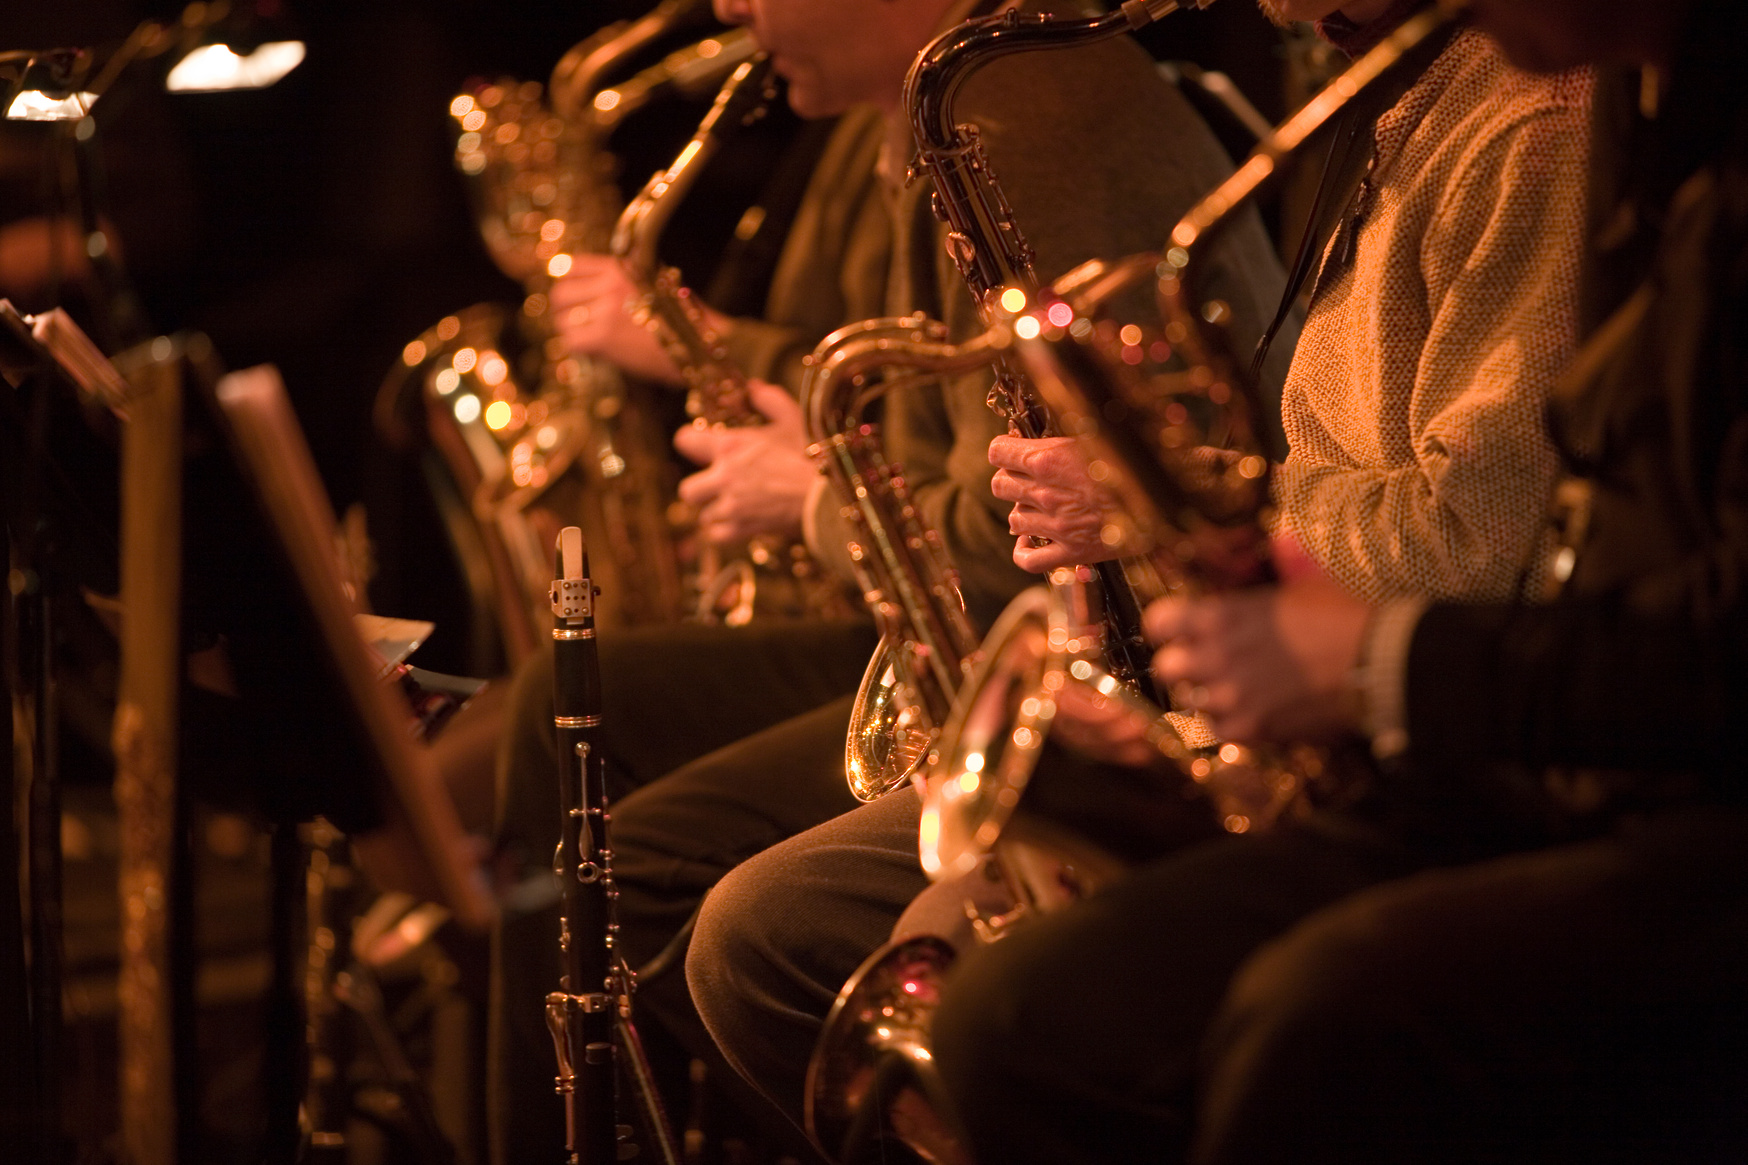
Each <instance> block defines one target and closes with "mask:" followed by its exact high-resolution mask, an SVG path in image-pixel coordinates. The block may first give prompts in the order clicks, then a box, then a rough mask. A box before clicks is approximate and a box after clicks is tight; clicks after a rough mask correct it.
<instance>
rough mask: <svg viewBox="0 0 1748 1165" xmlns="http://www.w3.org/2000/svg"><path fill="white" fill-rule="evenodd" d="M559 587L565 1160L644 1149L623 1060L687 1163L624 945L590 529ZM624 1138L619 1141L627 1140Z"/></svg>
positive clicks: (647, 1114)
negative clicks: (626, 1100)
mask: <svg viewBox="0 0 1748 1165" xmlns="http://www.w3.org/2000/svg"><path fill="white" fill-rule="evenodd" d="M558 555H559V569H558V571H557V574H558V577H557V578H556V579H554V580H553V584H552V593H551V598H552V618H553V630H552V640H553V644H552V672H553V693H552V695H553V704H552V707H553V726H554V728H555V730H556V732H557V734H558V757H559V764H558V781H559V786H558V787H559V808H560V811H561V812H562V813H563V815H564V816H563V830H562V832H561V834H560V838H559V845H558V852H557V854H556V855H554V859H553V871H554V873H556V874H557V875H558V877H559V893H560V903H561V906H562V917H561V919H560V922H559V949H560V952H561V954H562V957H563V960H564V969H565V970H564V979H563V981H562V982H561V983H560V990H558V991H554V992H553V993H552V994H550V995H548V996H547V997H546V1024H547V1027H548V1028H549V1029H550V1030H551V1032H552V1042H553V1048H554V1051H555V1052H556V1053H557V1055H558V1094H559V1095H560V1096H561V1097H563V1098H564V1106H565V1149H566V1152H567V1156H566V1162H567V1165H610V1163H612V1162H617V1161H619V1160H622V1159H629V1158H631V1157H633V1156H636V1155H637V1153H638V1147H637V1145H635V1144H634V1143H631V1140H630V1138H631V1135H632V1129H631V1127H630V1126H629V1125H621V1124H620V1121H619V1116H620V1115H621V1113H620V1094H619V1089H618V1083H619V1074H618V1069H619V1067H621V1065H622V1066H623V1067H624V1069H625V1075H626V1084H627V1087H628V1090H629V1092H630V1095H631V1100H632V1101H633V1102H634V1103H635V1104H636V1115H637V1117H638V1119H639V1123H641V1124H642V1126H643V1134H644V1137H645V1138H646V1139H647V1140H648V1142H649V1144H650V1148H651V1149H652V1150H653V1151H654V1154H655V1158H656V1160H657V1161H658V1162H659V1163H660V1165H680V1154H679V1148H678V1145H677V1143H676V1141H675V1139H674V1135H673V1133H672V1131H671V1126H669V1124H668V1119H667V1113H666V1111H665V1110H664V1108H663V1107H662V1101H661V1096H660V1094H658V1093H657V1092H656V1088H655V1080H654V1077H653V1076H652V1074H651V1072H650V1068H649V1062H648V1060H647V1059H646V1058H645V1057H644V1054H643V1044H642V1042H641V1041H640V1040H639V1039H638V1037H637V1029H636V1027H634V1026H633V1025H632V1022H631V995H632V991H633V989H634V986H635V977H634V976H633V974H632V972H631V969H630V968H629V967H627V966H626V965H625V957H624V954H623V952H621V951H620V949H619V944H618V930H619V927H618V924H617V922H615V921H614V907H615V902H616V900H617V899H618V897H619V893H618V891H617V890H616V889H615V888H614V886H613V850H612V848H611V846H610V845H609V844H608V839H607V824H608V821H609V816H608V813H607V783H606V768H605V765H604V763H603V758H602V756H601V750H600V739H599V738H600V731H601V669H600V661H599V656H598V653H597V651H596V645H595V613H594V612H595V595H596V590H595V586H594V583H593V582H592V581H591V579H590V577H589V556H588V551H587V548H586V547H585V546H584V544H583V532H582V530H581V529H580V528H578V527H576V526H566V527H565V528H564V530H563V531H562V532H560V534H559V538H558ZM622 1140H623V1141H625V1142H626V1143H624V1144H621V1143H620V1142H621V1141H622Z"/></svg>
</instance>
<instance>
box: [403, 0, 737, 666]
mask: <svg viewBox="0 0 1748 1165" xmlns="http://www.w3.org/2000/svg"><path fill="white" fill-rule="evenodd" d="M707 9H708V4H706V3H703V2H702V0H669V2H668V3H664V4H662V5H660V6H659V7H657V8H656V9H655V10H654V11H652V12H651V13H650V14H648V15H647V16H645V17H644V18H642V19H640V20H638V21H635V22H632V23H629V24H626V23H621V24H617V25H613V26H610V27H609V28H606V29H603V30H602V31H601V32H599V33H597V34H596V35H595V36H593V37H591V38H589V39H588V40H586V41H584V42H583V43H582V44H580V45H578V46H576V47H575V48H573V49H572V50H571V51H570V52H569V53H567V54H566V56H565V58H564V59H563V60H562V61H561V62H560V63H559V66H558V67H557V69H556V70H555V71H554V75H553V78H552V84H551V86H550V90H549V92H550V95H551V104H550V105H548V104H547V103H546V102H545V101H543V100H541V92H540V89H541V87H540V86H539V85H538V84H536V83H533V82H528V83H521V84H518V83H517V82H514V81H499V82H495V83H492V84H489V85H484V86H480V87H478V88H477V89H475V90H474V91H473V92H470V93H465V94H462V95H460V96H458V97H456V98H455V99H454V101H453V102H451V105H450V113H451V115H452V116H453V117H454V118H455V120H456V121H457V123H458V129H459V130H460V131H461V132H460V136H459V138H458V141H457V147H456V164H457V166H458V168H459V169H460V170H461V171H462V172H463V173H464V174H465V175H467V176H468V177H469V179H470V185H471V187H472V189H473V191H474V193H475V195H476V204H477V206H478V208H479V222H480V230H481V235H482V237H483V238H484V239H485V241H486V244H487V247H488V250H489V251H490V253H491V254H492V256H493V258H494V261H496V262H497V263H498V265H499V266H500V267H501V268H502V269H503V270H504V271H505V272H506V273H507V274H510V275H511V276H512V277H513V278H516V279H517V280H518V281H520V282H522V284H523V286H524V287H525V289H526V290H527V292H528V294H527V296H526V298H525V299H524V301H523V303H522V305H521V307H520V310H516V309H509V308H505V307H500V306H498V305H478V306H475V307H471V308H466V309H463V310H462V311H459V312H457V313H455V314H454V315H451V316H448V317H446V318H444V319H443V320H441V321H439V322H438V323H437V324H436V325H435V326H434V327H432V328H430V329H428V330H427V331H426V332H425V333H424V334H422V335H420V336H419V337H418V338H417V339H415V340H414V341H413V342H412V343H410V344H408V345H407V346H406V349H405V350H404V352H403V353H402V359H401V361H400V362H399V363H398V364H397V366H396V368H395V369H394V370H393V371H392V372H391V373H390V375H389V377H388V378H387V380H386V382H385V384H384V386H383V389H382V392H381V394H380V395H379V397H378V403H377V423H378V426H379V428H381V429H382V430H383V431H384V432H385V434H387V435H388V436H389V438H390V440H391V442H393V443H396V444H401V445H405V444H408V443H410V441H411V428H412V426H411V425H409V424H408V421H407V419H406V414H407V413H408V412H409V411H410V408H411V405H412V402H413V401H415V400H421V399H422V402H423V408H424V412H425V416H426V426H425V427H426V428H427V429H428V431H429V434H430V439H431V442H432V444H433V445H434V446H435V449H436V451H437V453H438V454H440V461H438V460H437V459H430V460H429V461H428V463H427V467H426V469H427V474H426V475H427V478H428V480H429V481H430V483H431V486H432V489H433V493H434V495H435V498H436V501H437V503H438V508H439V510H440V512H441V513H442V515H443V518H444V522H445V525H446V527H447V528H448V530H449V533H450V536H451V541H452V543H453V544H454V546H455V548H456V550H457V552H458V557H459V559H460V561H461V564H462V566H463V568H464V570H465V572H466V574H467V583H468V590H469V592H470V593H471V594H472V595H473V596H474V598H475V605H476V610H475V617H474V620H473V622H474V625H475V626H476V627H481V628H489V627H496V628H497V629H498V634H499V640H500V643H501V646H502V648H503V650H504V652H505V654H506V655H507V656H508V657H509V662H511V663H515V662H516V661H518V660H520V659H521V658H523V657H524V656H525V655H527V654H528V653H529V652H530V651H532V650H533V649H534V647H535V646H536V645H537V644H538V642H539V641H540V639H541V637H542V629H543V628H544V627H545V625H546V623H547V621H548V620H549V618H550V615H549V614H548V612H547V609H546V602H545V598H544V589H545V587H546V586H547V581H548V580H546V579H545V578H544V576H545V574H546V573H547V569H548V568H547V566H546V563H545V558H546V547H547V545H548V544H549V543H550V542H551V539H552V538H553V537H555V536H556V532H557V529H558V527H560V526H562V525H565V524H569V523H572V522H577V521H580V522H582V524H583V525H584V526H585V527H586V528H587V530H588V537H589V539H590V541H591V542H592V543H594V544H595V545H597V546H599V547H601V548H602V549H604V550H605V551H607V553H604V554H602V555H600V559H601V573H602V574H603V576H605V577H606V578H607V581H609V582H610V583H611V587H610V593H612V594H614V595H616V596H618V597H617V598H616V600H615V602H614V603H613V604H611V605H604V606H603V609H602V610H601V612H600V621H601V623H602V624H603V625H609V626H612V625H625V624H636V623H647V622H661V621H669V620H673V619H677V618H679V617H681V615H683V614H684V610H685V603H684V584H683V579H682V572H681V569H680V564H679V560H678V553H677V547H676V543H675V537H674V527H673V523H672V522H671V521H670V517H669V513H668V506H669V500H670V498H671V494H672V486H673V480H674V478H675V476H676V474H675V473H674V470H673V466H672V460H671V456H670V454H669V450H668V444H667V436H668V435H667V433H666V432H665V431H664V427H663V425H662V424H661V423H660V422H659V420H658V418H657V416H656V415H655V410H654V409H653V407H652V402H650V401H648V400H646V399H644V398H643V397H642V396H641V395H640V393H639V391H638V389H637V387H636V386H630V385H627V384H626V383H625V382H624V381H623V379H622V378H621V377H620V376H619V374H618V372H617V370H615V369H613V368H611V367H610V366H607V365H605V364H603V363H600V362H597V361H586V360H578V359H575V358H573V357H571V356H570V354H569V353H568V352H567V351H565V350H564V347H563V344H562V343H560V342H558V341H557V340H556V339H555V338H554V337H553V335H552V332H551V328H550V327H549V325H548V323H547V320H546V318H545V316H546V312H547V298H546V294H545V292H546V289H547V287H548V286H549V284H550V281H551V280H552V279H554V278H556V277H558V276H559V275H562V274H563V268H564V267H565V266H566V265H567V264H568V256H569V254H570V253H572V252H573V251H576V250H583V249H591V250H596V251H599V250H603V249H605V247H606V244H607V242H608V239H609V234H610V231H611V228H612V225H613V222H614V219H615V218H616V216H617V214H618V210H619V203H620V196H619V193H618V187H617V185H616V183H615V182H614V169H615V166H614V162H613V159H612V157H611V156H610V155H609V154H608V153H607V151H606V140H607V138H608V137H609V135H610V134H611V133H612V132H613V131H614V130H615V129H616V128H618V127H619V126H620V125H621V124H622V123H623V122H624V121H625V119H626V118H627V117H629V116H630V115H631V114H633V113H635V112H636V111H638V110H640V109H642V108H644V107H646V106H647V105H649V104H650V103H651V102H653V101H656V100H658V99H661V98H664V97H667V96H670V95H682V96H696V95H699V94H703V93H709V92H710V91H712V90H713V89H714V88H715V87H716V86H717V85H719V84H720V83H721V80H722V78H723V77H724V76H726V75H727V74H728V73H730V72H732V71H733V70H734V69H735V68H736V67H737V66H738V65H739V64H740V63H742V62H743V61H744V60H746V59H747V57H749V56H751V55H752V53H753V51H754V46H753V43H752V41H751V38H750V37H749V36H748V35H747V34H746V33H744V32H739V31H736V32H730V33H725V34H723V35H721V36H717V37H711V38H707V39H705V40H703V41H700V42H698V43H697V44H695V45H692V46H690V47H688V48H685V49H681V50H679V51H677V52H674V53H670V54H669V55H668V56H667V57H665V58H664V59H663V60H662V61H661V62H659V63H658V64H656V65H653V66H650V67H648V68H646V69H643V70H642V71H640V72H638V73H636V74H634V75H633V76H631V77H630V78H629V79H627V80H625V81H623V82H621V83H619V84H617V85H615V86H613V87H611V88H602V87H601V86H602V84H603V82H604V81H605V79H606V78H607V77H608V76H609V75H610V74H611V73H612V72H613V71H615V70H616V69H619V68H622V67H623V66H624V64H625V62H627V61H628V60H630V59H631V58H633V57H634V56H635V55H637V54H638V53H639V52H641V51H643V50H645V49H646V48H647V47H648V46H649V45H650V44H651V43H652V42H653V41H655V40H656V39H657V38H658V37H660V36H662V35H666V34H668V33H669V32H671V31H673V30H674V29H676V28H678V27H681V26H682V25H684V24H685V23H687V22H689V21H691V20H693V19H694V18H695V17H697V16H699V15H700V14H702V13H703V12H705V11H706V10H707ZM493 646H494V645H493V644H491V643H490V642H482V643H481V644H480V646H479V650H480V651H481V652H482V653H489V652H490V650H491V648H492V647H493Z"/></svg>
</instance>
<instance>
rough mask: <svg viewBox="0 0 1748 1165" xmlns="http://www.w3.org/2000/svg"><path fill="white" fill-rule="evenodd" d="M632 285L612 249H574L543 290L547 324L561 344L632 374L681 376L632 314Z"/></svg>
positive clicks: (670, 380)
mask: <svg viewBox="0 0 1748 1165" xmlns="http://www.w3.org/2000/svg"><path fill="white" fill-rule="evenodd" d="M636 299H637V288H636V287H635V286H634V285H633V284H632V282H631V280H630V278H628V277H627V276H626V274H625V268H624V267H623V266H622V265H621V264H620V262H619V260H617V259H615V258H613V257H612V256H611V255H589V254H582V255H573V256H571V269H570V272H569V273H568V274H566V275H565V276H564V277H563V278H561V279H558V280H556V281H554V283H553V285H552V290H551V291H550V292H549V293H548V294H547V302H548V305H549V306H548V308H547V310H548V311H549V312H550V313H551V317H552V326H553V328H554V330H555V331H557V333H558V335H559V337H560V338H561V339H563V340H564V343H565V347H567V348H569V349H570V351H571V352H572V353H574V354H575V355H578V356H591V357H595V358H597V359H601V360H606V361H608V362H609V363H611V364H614V365H617V366H618V367H619V368H620V369H621V370H623V371H625V372H627V373H629V374H631V375H632V376H641V377H643V378H644V379H646V380H657V381H661V382H663V383H666V384H678V383H679V382H680V370H679V369H678V368H676V367H675V366H674V362H673V360H671V359H669V357H668V354H667V352H666V351H665V350H664V349H663V348H662V345H661V342H660V341H659V340H657V339H656V337H655V333H654V332H652V331H650V330H649V329H648V328H647V327H645V326H644V325H642V324H640V323H638V322H637V321H636V320H634V319H633V318H632V317H631V305H632V304H633V303H634V302H635V301H636Z"/></svg>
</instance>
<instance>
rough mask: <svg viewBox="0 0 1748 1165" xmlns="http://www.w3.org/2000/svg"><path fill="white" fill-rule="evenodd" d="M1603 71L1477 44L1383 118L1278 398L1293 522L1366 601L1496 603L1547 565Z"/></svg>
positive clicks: (1285, 498)
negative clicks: (1553, 72)
mask: <svg viewBox="0 0 1748 1165" xmlns="http://www.w3.org/2000/svg"><path fill="white" fill-rule="evenodd" d="M1591 84H1592V83H1591V78H1590V75H1589V74H1588V73H1587V72H1574V73H1567V74H1561V75H1558V76H1554V77H1533V76H1530V75H1527V74H1524V73H1520V72H1518V71H1516V70H1514V69H1512V68H1511V67H1510V66H1509V65H1507V64H1506V63H1505V61H1504V60H1503V58H1502V57H1501V56H1500V55H1499V52H1498V50H1497V49H1496V48H1495V47H1494V46H1493V43H1492V42H1491V41H1490V40H1488V39H1487V38H1485V37H1484V36H1482V35H1480V34H1479V33H1475V32H1464V33H1462V34H1461V35H1460V36H1458V37H1457V38H1456V40H1455V41H1453V42H1452V44H1451V46H1450V48H1448V49H1447V50H1446V51H1445V53H1444V54H1443V55H1442V56H1441V57H1439V59H1438V60H1437V61H1435V62H1434V64H1433V65H1432V67H1431V68H1430V69H1429V70H1428V71H1427V74H1426V75H1425V76H1424V77H1422V78H1421V79H1420V80H1419V81H1418V82H1417V83H1416V84H1415V86H1414V87H1413V88H1412V89H1411V90H1409V92H1408V93H1407V94H1406V95H1405V96H1404V98H1403V99H1402V100H1401V101H1400V102H1399V103H1398V104H1397V105H1396V106H1395V107H1394V108H1392V109H1391V110H1390V111H1389V112H1387V113H1386V114H1385V115H1384V116H1383V117H1382V118H1381V119H1380V120H1379V122H1378V125H1377V129H1376V141H1377V159H1378V160H1377V164H1376V166H1375V168H1374V170H1373V172H1372V176H1371V177H1370V179H1368V182H1367V186H1366V188H1364V189H1363V190H1362V193H1361V195H1360V201H1359V203H1358V213H1359V214H1360V216H1361V217H1360V218H1359V220H1358V222H1359V223H1360V225H1359V229H1358V230H1357V231H1355V232H1352V234H1351V237H1349V232H1348V231H1346V230H1343V231H1338V232H1337V234H1336V236H1335V238H1334V240H1332V242H1331V244H1330V247H1329V250H1328V252H1327V253H1326V254H1325V256H1324V262H1323V269H1322V271H1321V272H1320V273H1319V276H1318V281H1317V284H1316V287H1315V290H1314V293H1313V299H1312V304H1311V310H1310V314H1309V316H1308V318H1307V319H1306V322H1305V329H1304V332H1303V335H1302V337H1301V339H1300V342H1299V347H1298V350H1297V352H1296V353H1295V355H1294V358H1293V365H1292V369H1291V371H1290V372H1289V374H1288V378H1287V385H1286V390H1285V393H1284V396H1283V401H1282V412H1283V421H1284V424H1285V429H1286V434H1287V439H1288V442H1289V444H1290V446H1291V453H1290V455H1289V456H1288V459H1287V463H1286V465H1285V466H1284V467H1283V468H1282V470H1281V472H1280V473H1279V474H1278V476H1277V479H1276V492H1277V498H1278V500H1279V502H1280V508H1281V513H1282V522H1283V525H1284V526H1285V528H1286V529H1287V530H1289V531H1290V532H1291V533H1293V534H1294V535H1295V536H1296V537H1297V538H1298V540H1299V541H1300V543H1301V544H1302V545H1303V546H1304V547H1305V549H1306V550H1307V551H1308V552H1309V553H1310V554H1311V556H1312V557H1313V558H1315V559H1316V560H1317V561H1318V562H1319V563H1321V564H1322V565H1323V567H1324V568H1325V569H1326V570H1327V571H1329V573H1330V574H1331V575H1332V576H1334V577H1335V578H1336V579H1337V580H1339V581H1340V582H1341V583H1343V584H1344V585H1346V586H1348V587H1350V588H1351V589H1352V590H1353V591H1355V592H1356V593H1357V594H1359V595H1360V596H1361V597H1363V598H1366V599H1369V600H1372V601H1382V600H1387V599H1398V598H1442V599H1470V600H1482V599H1503V598H1507V597H1510V596H1511V595H1513V594H1514V593H1516V592H1517V590H1518V588H1519V587H1520V585H1522V584H1523V583H1524V582H1526V581H1533V576H1534V575H1535V574H1536V573H1537V571H1539V569H1540V563H1539V561H1538V559H1539V554H1538V552H1537V549H1536V548H1537V545H1538V534H1539V532H1540V530H1541V527H1542V524H1543V523H1542V518H1543V514H1544V511H1545V509H1546V500H1547V496H1548V491H1549V489H1550V486H1551V484H1552V482H1553V480H1554V477H1555V473H1556V459H1555V455H1554V452H1553V449H1552V448H1551V447H1550V445H1549V443H1548V439H1547V434H1546V429H1545V426H1544V423H1543V405H1544V402H1545V400H1546V398H1547V395H1548V391H1549V389H1550V387H1551V385H1552V384H1553V381H1554V378H1555V377H1556V376H1557V375H1558V374H1559V373H1560V372H1561V370H1562V369H1563V368H1564V367H1565V365H1566V363H1567V361H1568V360H1569V359H1570V357H1571V355H1572V352H1573V348H1574V345H1575V342H1576V329H1577V282H1578V264H1579V255H1580V251H1581V247H1582V243H1583V230H1584V221H1585V217H1584V191H1585V182H1586V165H1587V160H1588V138H1589V104H1590V93H1591Z"/></svg>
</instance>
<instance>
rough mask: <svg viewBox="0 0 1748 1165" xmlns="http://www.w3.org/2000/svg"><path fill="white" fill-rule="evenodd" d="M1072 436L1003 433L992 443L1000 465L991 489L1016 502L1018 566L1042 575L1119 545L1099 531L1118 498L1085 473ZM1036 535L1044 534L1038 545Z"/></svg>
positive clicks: (993, 460) (1102, 556)
mask: <svg viewBox="0 0 1748 1165" xmlns="http://www.w3.org/2000/svg"><path fill="white" fill-rule="evenodd" d="M1075 446H1076V442H1075V440H1074V439H1073V438H1072V437H1043V438H1039V439H1036V440H1032V439H1028V438H1025V437H1009V436H1001V437H997V438H996V439H995V440H993V441H991V442H990V443H989V463H990V464H991V465H993V466H995V467H996V474H995V479H994V480H993V481H992V482H991V483H990V492H991V493H993V494H995V496H996V497H998V498H1000V499H1001V500H1002V501H1004V502H1013V503H1014V508H1013V510H1012V511H1011V512H1010V513H1009V514H1008V533H1010V534H1013V535H1016V536H1017V539H1016V541H1015V542H1014V565H1016V566H1018V567H1019V568H1020V569H1021V570H1029V571H1032V572H1033V573H1035V574H1044V573H1047V572H1048V571H1051V570H1053V569H1055V568H1056V567H1058V566H1074V565H1077V564H1087V563H1094V562H1105V561H1108V560H1110V559H1113V558H1116V557H1118V554H1119V552H1120V549H1121V548H1120V547H1118V546H1115V545H1111V544H1107V543H1106V542H1105V541H1104V540H1103V539H1102V538H1101V537H1100V535H1101V533H1102V532H1103V531H1104V530H1105V529H1106V527H1107V526H1109V525H1110V524H1111V523H1110V517H1109V515H1111V514H1113V513H1114V512H1115V510H1116V503H1115V501H1114V499H1112V497H1111V496H1110V495H1109V494H1108V493H1107V492H1106V491H1105V490H1103V489H1101V488H1100V487H1099V486H1098V484H1097V483H1096V482H1094V481H1093V479H1092V478H1091V477H1090V476H1089V475H1088V474H1087V471H1086V462H1085V461H1084V460H1083V459H1082V458H1081V455H1080V451H1079V450H1078V449H1077V448H1076V447H1075ZM1034 539H1045V540H1046V542H1045V544H1044V545H1041V546H1040V545H1034V544H1033V540H1034Z"/></svg>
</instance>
